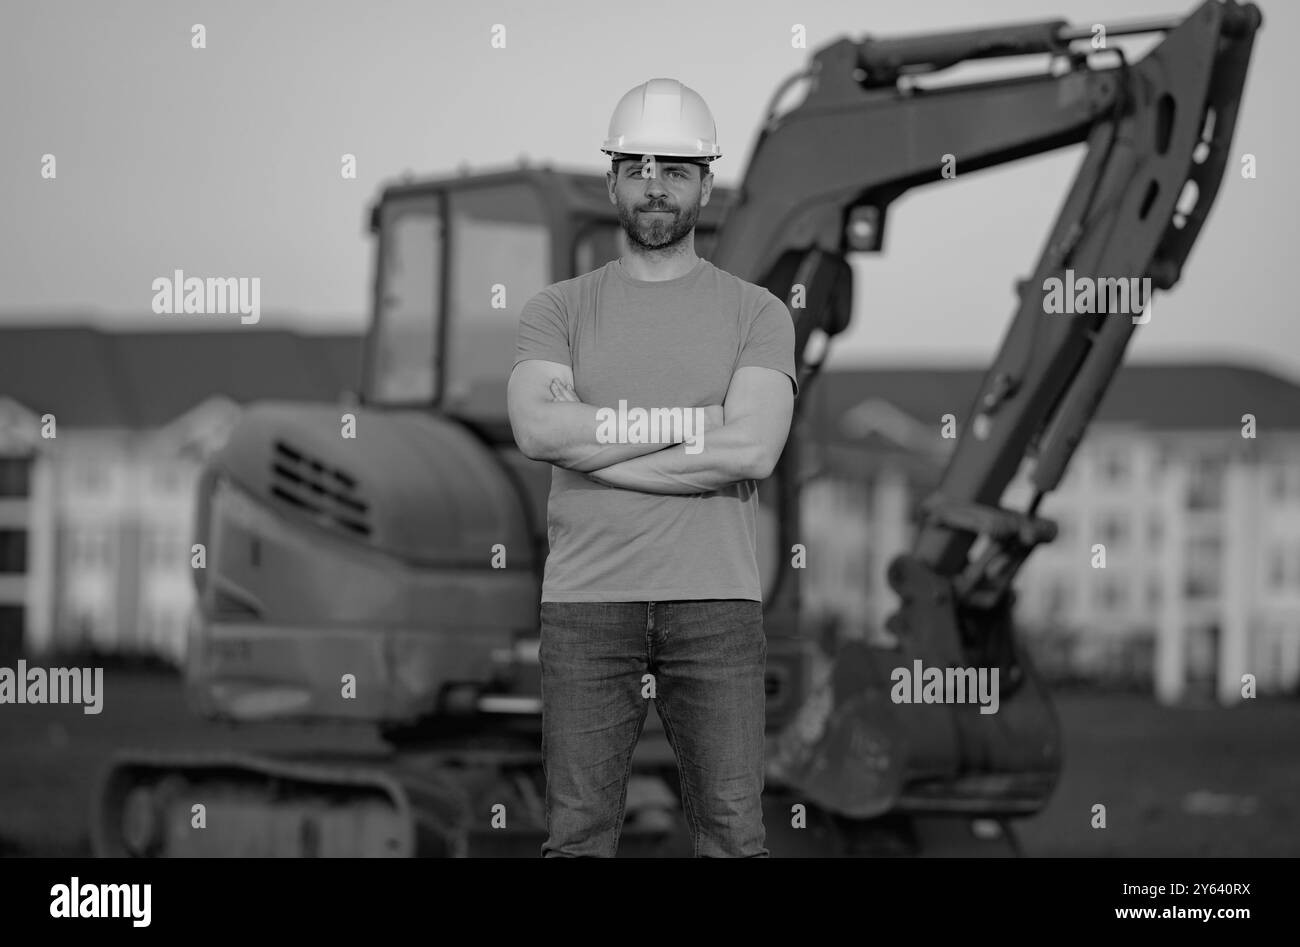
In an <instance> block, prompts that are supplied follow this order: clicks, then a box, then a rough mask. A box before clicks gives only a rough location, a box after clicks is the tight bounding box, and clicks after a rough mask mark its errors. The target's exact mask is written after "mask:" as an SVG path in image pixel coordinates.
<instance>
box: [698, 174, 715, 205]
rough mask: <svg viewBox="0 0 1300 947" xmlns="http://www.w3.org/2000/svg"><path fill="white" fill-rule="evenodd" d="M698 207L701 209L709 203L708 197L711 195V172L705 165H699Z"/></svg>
mask: <svg viewBox="0 0 1300 947" xmlns="http://www.w3.org/2000/svg"><path fill="white" fill-rule="evenodd" d="M700 167H701V169H702V170H701V171H700V206H701V207H703V206H704V205H706V204H707V203H708V202H709V195H710V194H712V193H713V172H712V171H710V170H709V168H708V166H707V165H700Z"/></svg>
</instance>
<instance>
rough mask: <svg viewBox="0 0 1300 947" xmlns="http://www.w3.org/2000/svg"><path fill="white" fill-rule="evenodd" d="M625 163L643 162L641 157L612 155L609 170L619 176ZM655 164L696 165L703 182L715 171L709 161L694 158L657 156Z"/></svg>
mask: <svg viewBox="0 0 1300 947" xmlns="http://www.w3.org/2000/svg"><path fill="white" fill-rule="evenodd" d="M624 161H637V162H639V161H641V155H611V156H610V163H609V169H610V170H611V171H613V172H614V174H615V175H617V174H618V166H619V164H621V163H622V162H624ZM655 162H656V163H657V164H694V165H698V166H699V169H700V178H699V179H700V180H701V181H703V180H704V176H705V175H706V174H708V173H709V172H710V171H712V170H713V169H712V168H710V167H709V163H708V162H707V161H696V160H694V159H692V158H674V157H672V156H664V157H662V158H661V157H659V156H656V157H655Z"/></svg>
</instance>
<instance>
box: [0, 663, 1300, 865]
mask: <svg viewBox="0 0 1300 947" xmlns="http://www.w3.org/2000/svg"><path fill="white" fill-rule="evenodd" d="M104 692H105V704H104V712H103V713H102V714H99V715H86V714H83V713H82V708H80V707H78V706H48V705H9V704H6V705H3V706H0V854H4V855H19V856H22V855H35V856H52V855H85V854H89V852H90V843H89V834H88V825H89V818H90V811H91V800H92V797H93V793H94V786H95V783H96V780H97V778H98V776H99V774H100V772H101V770H102V768H103V767H104V765H105V764H106V763H107V761H108V760H109V759H110V758H111V756H112V755H113V754H114V753H115V752H117V751H118V750H122V749H128V748H136V749H147V750H150V751H164V750H178V751H184V752H196V751H211V750H227V749H266V750H275V749H290V748H291V749H293V750H295V751H298V750H301V749H303V748H304V746H305V745H308V744H310V745H319V746H328V747H331V748H333V749H344V748H346V749H374V748H376V747H377V743H376V741H375V739H374V738H373V737H372V736H371V735H369V734H368V733H366V732H365V731H358V730H350V729H345V728H330V729H310V730H309V729H305V728H302V727H298V726H274V727H264V728H246V729H235V728H231V727H228V726H226V725H222V724H213V723H208V722H204V721H200V720H198V719H196V718H194V717H193V716H191V715H190V714H189V713H188V712H187V710H186V707H185V702H184V698H183V695H182V692H181V688H180V683H179V681H178V679H176V678H175V677H171V676H166V675H162V674H159V673H157V672H152V671H139V670H132V671H106V673H105V683H104ZM1056 700H1057V708H1058V712H1059V715H1060V719H1061V723H1062V727H1063V729H1064V737H1065V753H1066V756H1065V767H1064V771H1063V773H1062V777H1061V782H1060V785H1059V787H1058V789H1057V792H1056V794H1055V796H1054V797H1053V799H1052V801H1051V803H1050V804H1049V805H1048V807H1047V808H1046V809H1045V810H1044V811H1043V812H1042V813H1041V814H1039V815H1038V816H1036V817H1034V818H1032V819H1026V820H1021V821H1020V822H1018V823H1017V834H1018V837H1019V839H1020V843H1021V846H1022V849H1023V851H1024V853H1025V854H1027V855H1043V856H1121V857H1125V856H1174V857H1184V856H1191V857H1233V856H1269V857H1279V856H1289V857H1295V856H1297V855H1300V702H1296V701H1294V700H1291V701H1282V700H1263V699H1261V700H1258V701H1252V702H1249V703H1247V704H1246V705H1243V706H1242V707H1239V708H1234V709H1231V710H1224V709H1218V708H1213V707H1196V708H1163V707H1160V706H1158V705H1156V704H1155V703H1154V702H1153V701H1151V700H1150V699H1149V698H1145V697H1141V696H1135V695H1122V696H1121V695H1103V694H1095V693H1082V692H1058V693H1057V695H1056ZM1099 803H1100V804H1104V805H1105V806H1106V821H1107V824H1106V828H1104V829H1096V828H1093V827H1092V825H1091V822H1092V811H1093V806H1094V805H1096V804H1099Z"/></svg>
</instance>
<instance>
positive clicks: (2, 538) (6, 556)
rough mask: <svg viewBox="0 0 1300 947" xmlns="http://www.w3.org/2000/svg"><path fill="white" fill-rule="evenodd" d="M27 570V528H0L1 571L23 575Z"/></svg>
mask: <svg viewBox="0 0 1300 947" xmlns="http://www.w3.org/2000/svg"><path fill="white" fill-rule="evenodd" d="M26 571H27V530H25V529H0V573H3V574H6V575H21V574H23V573H25V572H26Z"/></svg>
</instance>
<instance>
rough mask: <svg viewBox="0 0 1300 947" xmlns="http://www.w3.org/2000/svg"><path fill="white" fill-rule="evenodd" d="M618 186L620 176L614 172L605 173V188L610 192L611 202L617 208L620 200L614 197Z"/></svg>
mask: <svg viewBox="0 0 1300 947" xmlns="http://www.w3.org/2000/svg"><path fill="white" fill-rule="evenodd" d="M617 186H618V175H616V174H615V173H614V172H613V171H606V172H605V188H606V190H608V191H609V202H610V203H611V204H613V205H614V206H615V207H617V206H618V198H617V197H615V196H614V188H615V187H617Z"/></svg>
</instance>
